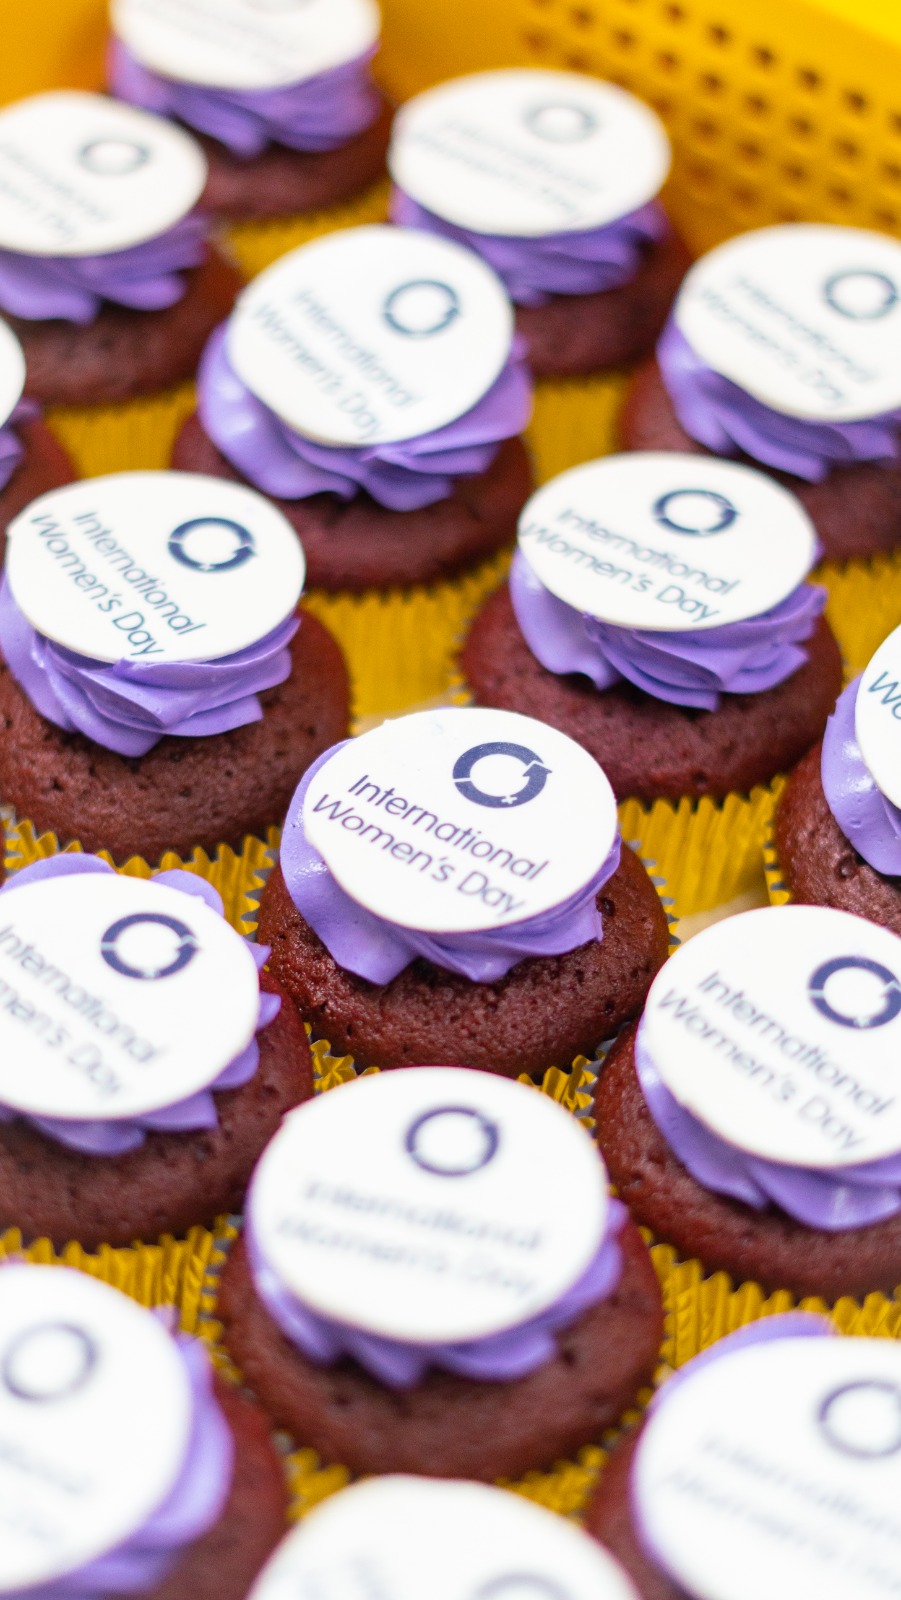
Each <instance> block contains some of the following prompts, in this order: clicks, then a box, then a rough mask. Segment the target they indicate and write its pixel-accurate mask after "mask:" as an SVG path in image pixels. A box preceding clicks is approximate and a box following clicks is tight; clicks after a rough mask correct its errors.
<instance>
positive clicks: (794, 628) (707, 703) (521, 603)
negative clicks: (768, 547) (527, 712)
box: [510, 551, 827, 711]
mask: <svg viewBox="0 0 901 1600" xmlns="http://www.w3.org/2000/svg"><path fill="white" fill-rule="evenodd" d="M510 599H511V601H512V604H513V610H514V613H515V615H516V620H517V622H518V623H519V627H520V631H521V632H522V635H523V638H524V639H525V641H526V644H527V645H528V647H529V649H530V650H531V652H532V654H533V656H535V658H536V660H538V661H540V662H541V665H542V666H543V667H545V668H546V669H547V671H548V672H555V673H558V674H562V673H567V672H581V673H584V675H585V676H586V677H588V678H590V679H591V681H592V683H593V684H594V686H595V688H596V689H610V688H612V686H613V685H614V684H615V683H620V682H621V681H622V680H623V679H624V678H625V679H626V680H627V681H628V682H629V683H634V684H635V686H636V688H638V689H641V690H643V691H644V693H645V694H649V695H652V696H653V698H654V699H655V700H667V701H670V702H671V703H672V704H673V705H678V706H692V707H693V708H695V709H697V710H702V711H716V710H717V709H718V708H719V706H720V703H721V700H722V696H723V695H724V694H761V693H762V692H763V691H764V690H766V689H774V688H775V687H776V685H777V683H784V681H785V679H786V678H790V677H791V676H792V674H793V673H795V672H797V671H798V668H799V667H802V666H803V665H804V663H805V661H806V660H807V651H806V650H805V649H803V647H802V646H803V641H804V640H805V639H809V638H810V635H811V634H812V633H813V630H814V628H815V627H816V625H817V620H818V618H819V616H820V613H821V612H822V610H823V607H824V606H825V604H826V599H827V594H826V590H825V589H818V588H814V587H813V586H812V585H811V584H808V583H802V584H799V586H798V588H797V589H794V590H792V593H791V594H790V595H788V597H787V598H786V599H785V600H781V601H780V602H779V604H778V605H776V606H773V607H772V608H771V609H770V610H769V611H763V612H761V614H760V616H757V617H748V618H746V620H745V621H743V622H727V623H725V624H724V625H723V626H722V627H721V628H710V629H691V630H689V631H687V632H685V633H657V632H653V631H652V630H651V629H644V628H616V627H614V626H613V625H612V624H611V623H608V622H601V621H599V620H598V618H597V617H590V616H587V615H586V614H585V613H583V612H581V611H577V610H576V609H575V607H574V606H570V605H567V604H566V601H565V600H560V599H558V597H557V596H556V595H554V594H551V593H550V591H549V590H548V589H546V588H545V587H544V585H543V584H542V582H541V581H540V579H539V578H538V577H537V575H536V573H535V572H534V571H533V570H532V568H531V567H530V565H529V563H528V561H527V559H526V557H525V556H524V555H523V554H522V552H521V551H517V552H516V554H515V556H514V557H513V565H512V567H511V570H510Z"/></svg>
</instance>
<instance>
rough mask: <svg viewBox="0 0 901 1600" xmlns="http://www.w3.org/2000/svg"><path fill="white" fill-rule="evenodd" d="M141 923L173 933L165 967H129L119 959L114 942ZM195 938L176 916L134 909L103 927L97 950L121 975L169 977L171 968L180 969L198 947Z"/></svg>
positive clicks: (117, 941) (126, 976)
mask: <svg viewBox="0 0 901 1600" xmlns="http://www.w3.org/2000/svg"><path fill="white" fill-rule="evenodd" d="M145 923H152V924H154V925H155V926H157V927H161V928H169V929H170V930H171V932H172V933H174V934H175V937H176V939H177V940H178V944H177V946H176V950H175V955H174V956H173V957H172V960H171V961H170V962H169V964H168V966H165V967H154V968H152V969H149V970H148V969H147V968H145V967H133V966H131V965H130V964H129V963H128V962H127V961H123V959H122V957H121V956H120V954H119V951H118V948H117V947H118V943H119V940H120V939H121V937H122V935H123V934H124V933H128V931H129V930H130V929H131V928H139V927H141V926H143V925H144V924H145ZM198 948H199V946H198V944H197V940H196V939H195V937H194V935H193V933H192V932H191V930H190V928H189V927H187V926H186V924H185V923H184V922H179V920H178V918H177V917H166V916H162V915H161V914H160V913H159V912H158V911H136V912H134V914H133V915H132V916H130V917H120V919H119V921H118V922H114V923H113V924H112V926H111V927H109V928H107V930H106V933H105V934H104V935H103V938H102V940H101V942H100V954H101V955H102V956H103V959H104V961H105V962H106V964H107V966H108V967H112V969H113V971H114V972H121V974H122V976H123V977H124V978H151V979H155V978H171V977H172V974H173V973H174V972H181V970H182V968H183V967H186V966H187V965H188V962H189V961H193V959H194V957H195V956H196V954H197V951H198Z"/></svg>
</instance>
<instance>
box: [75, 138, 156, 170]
mask: <svg viewBox="0 0 901 1600" xmlns="http://www.w3.org/2000/svg"><path fill="white" fill-rule="evenodd" d="M78 159H79V161H80V162H81V164H82V166H83V167H87V169H88V171H89V172H93V173H95V175H96V176H97V177H98V178H127V177H130V176H131V174H132V173H133V172H137V171H138V169H139V168H140V167H143V166H146V165H147V162H148V161H150V160H151V159H152V156H151V152H150V150H148V148H147V146H146V145H144V144H135V142H134V141H133V140H132V139H92V140H91V142H90V144H85V145H82V147H81V149H80V150H79V152H78Z"/></svg>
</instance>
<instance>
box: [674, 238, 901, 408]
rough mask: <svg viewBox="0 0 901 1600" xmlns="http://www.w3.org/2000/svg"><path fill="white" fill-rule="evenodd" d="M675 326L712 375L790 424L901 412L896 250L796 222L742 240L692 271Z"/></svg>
mask: <svg viewBox="0 0 901 1600" xmlns="http://www.w3.org/2000/svg"><path fill="white" fill-rule="evenodd" d="M675 317H676V323H677V325H678V327H679V328H680V329H681V331H682V333H683V334H684V335H685V338H686V339H687V340H688V342H689V344H690V345H691V347H692V349H693V350H694V351H695V352H696V354H697V355H699V356H700V357H701V359H702V360H703V361H705V362H706V363H707V365H708V366H709V367H712V368H713V370H714V371H715V372H719V373H721V374H722V376H723V377H725V378H729V379H731V381H732V382H733V383H736V384H738V386H739V388H741V389H745V390H746V391H747V392H748V393H749V394H751V395H753V396H754V398H755V399H756V400H760V401H761V402H762V403H763V404H764V405H766V406H770V407H771V408H772V409H773V410H774V411H781V412H784V413H785V414H786V415H787V416H790V417H801V418H806V419H808V420H809V421H816V422H853V421H855V420H859V419H861V418H864V417H875V416H880V415H881V414H882V413H884V412H888V411H894V410H896V409H897V408H898V407H899V406H901V243H899V241H898V240H897V239H891V238H889V237H888V235H887V234H884V233H868V232H866V231H865V230H863V229H861V228H840V227H833V226H831V225H829V224H826V223H808V222H796V223H786V224H783V225H781V226H778V227H773V228H760V229H758V230H756V231H755V232H753V233H742V234H739V235H738V237H737V238H735V239H728V240H727V241H726V243H725V244H721V245H718V246H717V247H716V249H715V250H711V251H710V252H709V254H708V255H706V256H702V257H701V259H700V261H697V262H696V263H695V265H694V266H693V267H692V268H691V269H690V271H689V272H688V275H687V277H686V278H685V280H684V282H683V284H682V288H681V289H680V291H679V296H678V299H677V300H676V306H675Z"/></svg>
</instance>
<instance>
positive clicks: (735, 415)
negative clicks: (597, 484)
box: [621, 223, 901, 561]
mask: <svg viewBox="0 0 901 1600" xmlns="http://www.w3.org/2000/svg"><path fill="white" fill-rule="evenodd" d="M899 284H901V244H899V242H898V240H897V239H891V238H888V237H887V236H886V235H884V234H879V233H868V232H866V231H864V230H862V229H859V228H841V227H834V226H827V225H825V224H820V223H789V224H783V225H780V226H778V227H772V228H760V229H757V230H755V231H754V232H752V233H745V234H740V235H739V236H738V238H736V239H730V240H728V241H727V242H726V243H725V244H722V245H719V246H718V247H717V248H716V249H715V250H711V251H710V253H709V254H708V255H706V256H704V257H702V259H701V260H700V261H698V262H697V263H696V264H695V265H694V266H693V267H692V269H691V271H690V272H689V273H688V275H687V277H686V279H685V282H684V283H683V285H682V288H681V290H680V291H679V294H678V296H677V298H676V302H675V305H674V307H673V312H672V316H671V318H670V321H669V322H668V324H667V326H666V328H665V330H664V333H663V336H662V338H661V340H660V343H659V345H658V347H657V360H656V362H655V363H653V364H651V365H650V366H648V367H647V368H646V369H645V370H644V371H643V372H642V373H640V374H639V376H638V377H637V378H636V380H635V384H634V387H633V389H632V392H631V394H630V397H629V400H628V404H627V406H626V409H625V412H624V415H623V419H622V430H621V431H622V440H623V443H624V444H625V445H626V447H627V448H628V449H630V450H686V451H692V452H701V453H703V452H704V451H705V450H709V451H712V452H713V453H714V454H715V455H721V456H723V455H725V456H738V457H740V458H741V459H743V460H745V461H749V462H751V463H753V464H754V465H756V466H759V467H762V468H763V469H764V470H765V471H769V472H770V473H772V475H773V476H774V477H776V478H777V479H779V481H780V482H782V483H784V484H786V486H787V487H788V488H790V489H791V490H792V491H793V492H794V493H795V494H796V495H797V496H798V498H799V499H800V500H801V502H802V503H803V505H804V506H805V507H806V509H807V511H808V513H809V514H810V516H811V518H812V520H813V522H814V524H815V526H816V529H817V532H818V534H819V536H820V540H821V543H822V548H823V554H824V555H825V556H826V558H827V559H828V560H830V561H844V560H846V559H848V558H851V557H853V558H858V557H867V556H873V555H875V554H877V553H878V552H880V551H886V550H893V549H895V548H896V547H897V546H898V544H899V543H901V451H899V435H901V298H899V292H898V285H899Z"/></svg>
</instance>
